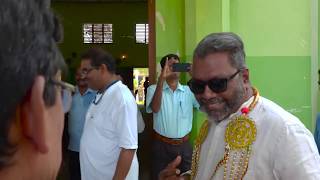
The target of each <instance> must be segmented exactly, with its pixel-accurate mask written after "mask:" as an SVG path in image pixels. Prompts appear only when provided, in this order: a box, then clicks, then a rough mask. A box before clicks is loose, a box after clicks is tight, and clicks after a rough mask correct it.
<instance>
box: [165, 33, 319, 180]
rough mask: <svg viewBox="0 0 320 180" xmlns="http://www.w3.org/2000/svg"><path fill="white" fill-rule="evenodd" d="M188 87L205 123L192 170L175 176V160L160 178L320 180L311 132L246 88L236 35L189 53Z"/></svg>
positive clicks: (212, 39) (207, 41)
mask: <svg viewBox="0 0 320 180" xmlns="http://www.w3.org/2000/svg"><path fill="white" fill-rule="evenodd" d="M188 84H189V87H190V89H191V90H192V91H193V93H195V96H196V98H197V99H198V101H199V103H200V106H201V109H202V110H203V111H204V112H206V113H207V115H208V118H209V120H208V121H206V122H205V123H204V125H203V126H202V128H201V130H200V134H199V136H198V138H197V140H196V143H195V144H196V145H195V148H194V153H193V162H192V168H191V170H190V171H189V172H187V173H184V174H182V175H181V174H180V172H179V170H178V169H177V168H176V167H177V166H178V165H179V163H180V162H181V157H180V156H178V157H177V158H176V159H175V160H174V161H173V162H171V163H170V164H169V165H168V166H167V168H166V169H164V170H163V171H162V172H161V175H160V179H189V178H190V175H191V179H197V180H212V179H246V180H255V179H259V180H276V179H285V180H286V179H287V180H289V179H290V180H301V179H304V180H318V179H320V157H319V154H318V152H317V147H316V145H315V142H314V139H313V136H312V134H311V133H310V131H309V130H308V129H307V128H306V127H305V126H304V125H303V124H302V123H301V122H300V120H299V119H298V118H297V117H295V116H293V115H292V114H290V113H288V112H287V111H285V110H284V109H282V108H281V107H280V106H278V105H277V104H275V103H273V102H271V101H270V100H268V99H266V98H263V97H260V96H259V92H258V90H256V89H255V88H253V87H252V86H251V84H250V79H249V70H248V68H247V66H246V64H245V52H244V47H243V43H242V40H241V39H240V37H239V36H237V35H236V34H233V33H213V34H210V35H208V36H207V37H205V38H204V39H203V40H202V41H201V42H200V43H199V44H198V46H197V47H196V49H195V51H194V55H193V74H192V79H191V80H190V81H189V83H188Z"/></svg>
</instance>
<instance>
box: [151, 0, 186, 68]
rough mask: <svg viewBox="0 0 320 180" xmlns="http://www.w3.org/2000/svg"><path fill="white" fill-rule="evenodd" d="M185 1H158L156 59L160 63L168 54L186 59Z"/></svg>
mask: <svg viewBox="0 0 320 180" xmlns="http://www.w3.org/2000/svg"><path fill="white" fill-rule="evenodd" d="M184 27H185V25H184V0H174V1H172V0H160V1H159V0H158V1H156V59H157V65H158V68H157V69H158V71H157V72H159V70H160V69H159V62H160V60H161V58H162V57H163V56H164V55H166V54H168V53H177V54H179V55H180V57H181V59H182V60H184V57H185V47H184V44H185V43H184V42H185V41H184V36H185V30H184Z"/></svg>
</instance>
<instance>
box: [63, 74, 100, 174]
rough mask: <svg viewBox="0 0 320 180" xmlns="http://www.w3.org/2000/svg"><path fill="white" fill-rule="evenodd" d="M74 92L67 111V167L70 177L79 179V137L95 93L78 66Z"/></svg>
mask: <svg viewBox="0 0 320 180" xmlns="http://www.w3.org/2000/svg"><path fill="white" fill-rule="evenodd" d="M75 78H76V83H77V88H76V92H75V94H74V95H73V97H72V104H71V109H70V112H69V122H68V132H69V145H68V150H69V152H70V153H69V154H70V161H69V165H70V166H69V169H70V179H71V180H80V179H81V176H80V163H79V150H80V138H81V135H82V131H83V126H84V122H85V118H86V113H87V110H88V108H89V105H90V104H91V102H92V101H93V99H94V97H95V95H96V93H95V92H94V91H93V90H91V89H89V88H88V83H87V80H86V78H85V76H83V75H81V71H80V68H79V69H78V70H77V72H76V76H75Z"/></svg>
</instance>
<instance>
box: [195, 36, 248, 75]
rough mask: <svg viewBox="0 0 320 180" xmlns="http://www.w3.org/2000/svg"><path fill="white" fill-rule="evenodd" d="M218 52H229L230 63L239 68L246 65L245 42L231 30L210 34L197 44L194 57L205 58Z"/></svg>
mask: <svg viewBox="0 0 320 180" xmlns="http://www.w3.org/2000/svg"><path fill="white" fill-rule="evenodd" d="M216 52H226V53H228V54H229V60H230V64H231V65H232V66H233V67H235V68H237V69H242V68H245V67H246V64H245V57H246V55H245V52H244V47H243V42H242V40H241V38H240V37H239V36H238V35H236V34H234V33H231V32H223V33H212V34H209V35H208V36H206V37H205V38H203V39H202V40H201V41H200V42H199V44H198V45H197V47H196V49H195V50H194V53H193V59H203V58H205V57H206V56H208V55H209V54H212V53H216Z"/></svg>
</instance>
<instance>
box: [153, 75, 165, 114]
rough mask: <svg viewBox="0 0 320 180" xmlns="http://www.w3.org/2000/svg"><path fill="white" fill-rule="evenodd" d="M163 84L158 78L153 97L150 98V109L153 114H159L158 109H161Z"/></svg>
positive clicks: (162, 80)
mask: <svg viewBox="0 0 320 180" xmlns="http://www.w3.org/2000/svg"><path fill="white" fill-rule="evenodd" d="M163 82H164V79H162V78H159V80H158V82H157V87H156V90H155V92H154V95H153V97H152V101H151V109H152V111H153V112H155V113H157V112H159V110H160V107H161V100H162V88H163Z"/></svg>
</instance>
